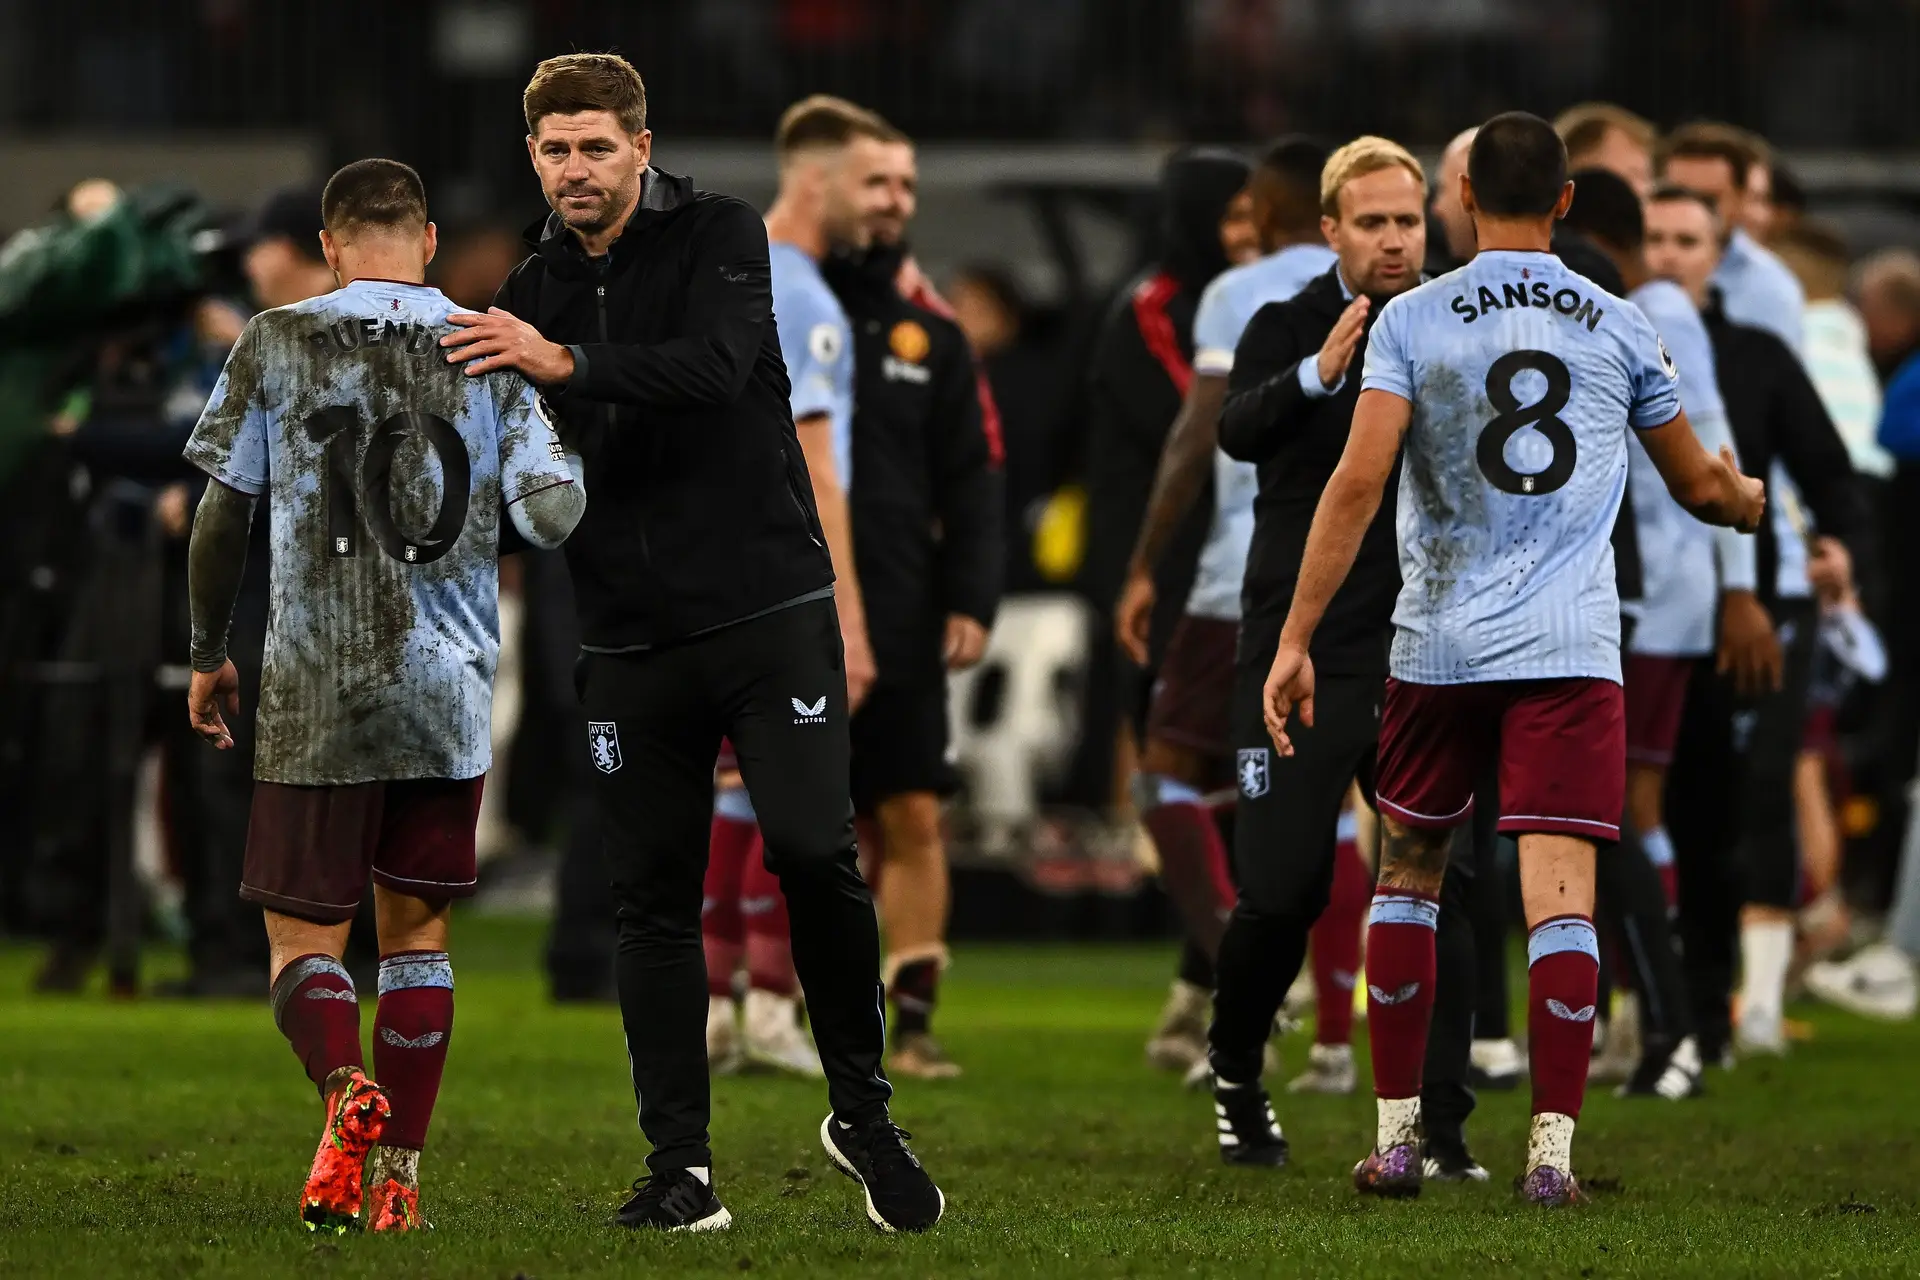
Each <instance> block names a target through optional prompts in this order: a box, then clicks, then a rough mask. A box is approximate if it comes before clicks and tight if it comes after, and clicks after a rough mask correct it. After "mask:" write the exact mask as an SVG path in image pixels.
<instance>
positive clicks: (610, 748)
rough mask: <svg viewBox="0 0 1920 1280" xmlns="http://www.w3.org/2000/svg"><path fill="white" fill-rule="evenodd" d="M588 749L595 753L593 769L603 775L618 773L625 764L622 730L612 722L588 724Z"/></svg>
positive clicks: (594, 721) (597, 721)
mask: <svg viewBox="0 0 1920 1280" xmlns="http://www.w3.org/2000/svg"><path fill="white" fill-rule="evenodd" d="M587 747H588V749H589V750H590V751H592V752H593V767H594V768H596V769H598V770H599V771H600V772H602V773H613V772H616V771H617V770H618V769H619V768H620V766H621V765H622V764H623V763H625V762H624V761H622V760H621V759H620V730H619V728H618V726H616V725H615V724H614V723H613V721H611V720H593V721H589V722H588V724H587Z"/></svg>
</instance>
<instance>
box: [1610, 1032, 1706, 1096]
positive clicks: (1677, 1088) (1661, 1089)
mask: <svg viewBox="0 0 1920 1280" xmlns="http://www.w3.org/2000/svg"><path fill="white" fill-rule="evenodd" d="M1704 1069H1705V1067H1704V1065H1703V1064H1702V1063H1701V1061H1700V1048H1699V1046H1698V1045H1697V1044H1696V1043H1695V1042H1694V1039H1693V1037H1692V1036H1688V1037H1687V1038H1686V1039H1685V1040H1682V1041H1681V1042H1680V1043H1679V1045H1678V1046H1676V1047H1675V1048H1674V1049H1673V1050H1672V1051H1671V1052H1662V1051H1660V1050H1659V1049H1657V1048H1656V1049H1655V1050H1654V1051H1653V1052H1651V1053H1648V1054H1647V1055H1646V1056H1645V1057H1643V1058H1641V1059H1640V1065H1639V1066H1638V1067H1636V1068H1634V1072H1633V1074H1632V1075H1631V1076H1628V1077H1627V1081H1626V1083H1625V1084H1623V1085H1621V1086H1620V1087H1619V1088H1618V1089H1615V1090H1614V1091H1613V1092H1614V1096H1615V1097H1616V1098H1665V1099H1666V1100H1667V1101H1668V1102H1684V1101H1686V1100H1687V1099H1688V1098H1697V1097H1699V1096H1700V1095H1701V1094H1703V1093H1705V1092H1706V1086H1705V1085H1704V1084H1703V1083H1702V1082H1701V1079H1700V1076H1701V1073H1702V1072H1703V1071H1704Z"/></svg>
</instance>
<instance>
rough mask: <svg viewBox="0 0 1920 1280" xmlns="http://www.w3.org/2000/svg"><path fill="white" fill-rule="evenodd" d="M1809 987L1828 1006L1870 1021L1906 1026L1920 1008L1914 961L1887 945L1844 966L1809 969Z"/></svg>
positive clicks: (1830, 964) (1858, 954) (1872, 948)
mask: <svg viewBox="0 0 1920 1280" xmlns="http://www.w3.org/2000/svg"><path fill="white" fill-rule="evenodd" d="M1806 983H1807V990H1809V991H1811V992H1812V993H1813V994H1814V995H1816V996H1818V997H1819V998H1820V999H1822V1000H1825V1001H1826V1002H1827V1003H1828V1004H1833V1005H1838V1006H1839V1007H1840V1008H1842V1009H1845V1010H1847V1011H1848V1012H1850V1013H1857V1014H1860V1015H1861V1016H1862V1017H1867V1018H1884V1019H1887V1020H1888V1021H1892V1022H1902V1021H1905V1020H1906V1019H1908V1018H1911V1017H1912V1016H1913V1015H1914V1010H1915V1007H1916V1005H1920V991H1917V990H1916V983H1915V981H1914V963H1913V961H1912V959H1910V958H1909V957H1908V956H1907V954H1906V952H1904V951H1902V950H1900V949H1899V948H1898V947H1896V946H1893V945H1892V944H1891V943H1886V942H1880V943H1875V944H1874V945H1873V946H1870V947H1868V948H1866V949H1865V950H1863V951H1859V952H1856V953H1855V954H1854V956H1853V958H1852V959H1850V960H1846V961H1844V962H1840V963H1835V962H1833V961H1821V962H1820V963H1818V964H1813V965H1808V966H1807V973H1806Z"/></svg>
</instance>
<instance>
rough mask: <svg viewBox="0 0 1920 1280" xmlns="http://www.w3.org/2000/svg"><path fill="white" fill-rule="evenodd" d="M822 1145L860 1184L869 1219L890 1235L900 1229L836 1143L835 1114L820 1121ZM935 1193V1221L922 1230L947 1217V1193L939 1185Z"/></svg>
mask: <svg viewBox="0 0 1920 1280" xmlns="http://www.w3.org/2000/svg"><path fill="white" fill-rule="evenodd" d="M820 1145H821V1146H823V1147H825V1148H826V1149H827V1159H828V1160H831V1161H832V1162H833V1167H834V1168H835V1169H838V1170H839V1171H840V1172H841V1173H842V1174H843V1175H845V1176H846V1177H849V1178H852V1179H853V1180H854V1181H855V1182H857V1183H859V1184H860V1194H861V1195H862V1196H865V1197H866V1201H867V1221H869V1222H871V1223H872V1224H873V1225H874V1226H876V1227H878V1228H880V1229H881V1230H882V1231H884V1232H886V1233H887V1234H889V1235H892V1234H893V1233H895V1232H897V1231H899V1230H900V1228H898V1227H896V1226H894V1225H893V1224H892V1223H891V1222H888V1221H887V1220H886V1219H885V1218H883V1217H881V1216H880V1211H879V1210H878V1209H876V1208H874V1207H873V1192H871V1191H869V1190H868V1189H867V1180H866V1179H865V1178H863V1177H861V1176H860V1171H859V1170H858V1169H856V1168H854V1167H853V1161H851V1160H849V1159H847V1157H846V1156H845V1155H844V1154H842V1152H841V1150H840V1148H839V1147H838V1146H836V1145H834V1141H833V1116H832V1115H831V1114H829V1115H828V1116H827V1118H826V1119H825V1120H822V1121H821V1122H820ZM933 1194H935V1195H936V1196H939V1197H940V1207H939V1208H937V1209H935V1210H934V1213H933V1221H932V1222H929V1223H928V1224H927V1225H926V1226H925V1227H921V1228H920V1230H922V1231H926V1230H928V1229H930V1228H932V1227H933V1226H934V1225H935V1224H937V1223H938V1222H939V1221H940V1219H941V1218H943V1217H945V1216H946V1213H947V1193H946V1192H944V1191H942V1190H941V1189H940V1188H939V1187H935V1188H934V1189H933Z"/></svg>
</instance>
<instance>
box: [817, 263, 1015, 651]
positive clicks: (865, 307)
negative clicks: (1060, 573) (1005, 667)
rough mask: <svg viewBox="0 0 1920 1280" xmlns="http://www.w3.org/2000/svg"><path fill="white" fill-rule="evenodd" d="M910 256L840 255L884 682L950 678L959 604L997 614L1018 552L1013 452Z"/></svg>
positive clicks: (868, 580)
mask: <svg viewBox="0 0 1920 1280" xmlns="http://www.w3.org/2000/svg"><path fill="white" fill-rule="evenodd" d="M905 256H906V255H905V253H904V252H903V251H902V250H900V249H898V248H889V249H875V250H872V251H871V252H868V253H865V254H861V255H858V256H840V257H833V258H829V259H828V260H827V261H826V263H825V264H824V266H823V273H824V275H825V276H826V280H827V283H828V284H829V285H831V286H832V288H833V291H834V294H835V295H836V296H837V297H838V298H839V299H840V305H841V306H842V307H844V308H845V309H846V312H847V321H848V323H849V324H850V325H852V327H853V377H854V384H853V386H854V396H853V399H854V412H853V476H852V479H851V481H850V482H849V484H848V486H847V502H848V507H849V510H850V511H851V513H852V517H853V558H854V563H855V564H857V565H858V566H859V569H860V589H861V592H862V593H863V595H864V596H865V602H866V613H867V632H868V635H869V637H870V638H871V640H872V643H873V656H874V663H875V665H876V666H877V667H878V668H879V671H880V679H881V680H882V681H885V682H888V683H893V682H896V681H897V682H900V683H904V684H924V683H925V682H927V681H929V680H931V681H936V682H937V681H938V680H940V679H941V677H942V675H943V673H944V670H945V666H944V661H943V658H942V654H941V640H942V636H943V634H944V631H945V626H946V619H947V615H948V614H954V613H957V614H964V615H965V616H967V617H970V618H973V619H975V620H976V621H978V622H980V623H981V624H982V625H985V626H989V627H991V626H992V625H993V615H994V611H995V610H996V609H997V608H998V607H999V603H1000V586H1001V578H1002V576H1003V571H1004V568H1005V561H1006V555H1005V552H1004V551H1003V549H1002V547H1001V522H1002V510H1001V509H1002V506H1003V500H1002V486H1001V474H1000V459H999V457H998V456H997V450H996V448H995V445H994V442H993V440H992V439H991V438H990V437H989V435H988V433H987V431H986V429H985V428H984V427H983V426H982V423H981V409H980V394H979V390H978V385H977V384H976V382H975V380H974V366H973V350H972V348H971V347H970V346H968V344H967V336H966V334H964V333H962V332H961V331H960V326H959V325H957V324H955V323H954V322H953V321H951V320H948V319H946V318H945V317H943V316H940V315H936V314H935V313H934V312H932V311H929V310H927V309H926V308H925V307H921V306H916V305H915V304H913V303H911V302H909V301H907V300H906V299H905V298H903V297H901V296H900V291H899V289H898V288H897V287H896V286H895V283H894V282H895V279H896V278H897V277H898V276H899V274H900V265H901V263H902V261H903V260H904V259H905Z"/></svg>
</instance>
